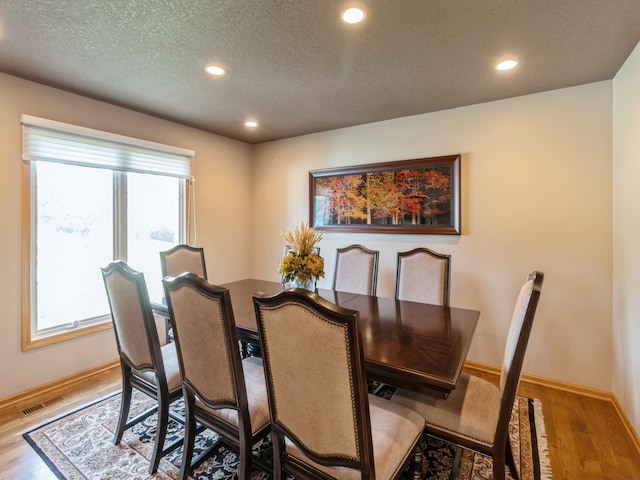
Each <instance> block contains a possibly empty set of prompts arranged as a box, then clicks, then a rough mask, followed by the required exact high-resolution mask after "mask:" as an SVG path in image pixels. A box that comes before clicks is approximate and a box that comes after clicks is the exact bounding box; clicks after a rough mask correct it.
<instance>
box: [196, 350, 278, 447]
mask: <svg viewBox="0 0 640 480" xmlns="http://www.w3.org/2000/svg"><path fill="white" fill-rule="evenodd" d="M242 369H243V371H244V382H245V385H246V389H247V401H248V403H249V418H250V419H251V434H252V435H255V434H256V433H257V432H259V431H260V430H261V429H263V428H264V427H265V426H266V425H268V424H269V422H270V419H269V403H268V401H267V385H266V383H265V378H264V368H263V367H262V359H260V358H257V357H248V358H244V359H243V360H242ZM196 406H197V407H199V408H201V409H202V410H204V411H206V412H209V413H211V414H212V415H215V416H216V417H218V418H220V419H221V420H223V421H225V422H226V423H229V424H231V425H234V426H235V427H238V426H239V425H238V411H237V410H234V409H232V408H209V407H207V406H206V405H204V404H203V403H202V402H201V401H200V400H198V399H197V398H196Z"/></svg>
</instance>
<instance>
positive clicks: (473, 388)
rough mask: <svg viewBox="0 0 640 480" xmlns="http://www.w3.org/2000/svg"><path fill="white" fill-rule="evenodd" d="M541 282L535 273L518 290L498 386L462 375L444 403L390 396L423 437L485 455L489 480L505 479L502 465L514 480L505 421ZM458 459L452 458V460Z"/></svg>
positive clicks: (400, 392) (416, 396) (400, 394)
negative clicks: (421, 422)
mask: <svg viewBox="0 0 640 480" xmlns="http://www.w3.org/2000/svg"><path fill="white" fill-rule="evenodd" d="M543 278H544V275H543V274H542V273H541V272H537V271H534V272H532V273H531V274H530V275H529V277H528V278H527V281H526V282H525V284H524V285H523V286H522V288H521V289H520V294H519V295H518V299H517V301H516V305H515V308H514V311H513V316H512V318H511V325H510V327H509V333H508V335H507V342H506V346H505V353H504V360H503V363H502V372H501V375H500V382H499V386H495V385H494V384H493V383H491V382H489V381H486V380H483V379H481V378H479V377H475V376H472V375H467V374H464V373H463V374H462V375H461V376H460V379H459V381H458V383H457V385H456V388H455V390H453V392H451V394H450V395H449V397H448V398H447V399H446V400H443V399H436V398H434V397H430V396H427V395H423V394H418V393H415V392H411V391H408V390H403V389H399V390H397V391H396V393H395V394H394V395H393V397H392V401H394V402H397V403H399V404H401V405H404V406H406V407H409V408H411V409H413V410H415V411H417V412H419V413H421V414H422V416H423V417H424V418H425V421H426V429H425V430H426V433H427V434H428V435H432V436H434V437H437V438H440V439H442V440H445V441H447V442H450V443H453V444H455V445H458V447H459V448H460V447H462V448H466V449H469V450H473V451H475V452H478V453H480V454H483V455H487V456H490V457H491V458H492V459H493V478H494V480H504V479H505V464H506V465H507V466H508V467H509V470H510V471H511V475H512V476H513V477H515V478H516V479H517V478H518V475H519V472H518V468H519V465H516V463H515V461H514V458H513V450H512V447H511V442H510V439H509V420H510V418H511V412H512V410H513V404H514V401H515V397H516V393H517V390H518V384H519V382H520V374H521V372H522V363H523V361H524V356H525V352H526V349H527V343H528V341H529V335H530V334H531V327H532V325H533V319H534V316H535V313H536V308H537V306H538V300H539V298H540V290H541V288H542V280H543ZM459 458H460V455H459V454H458V455H456V459H457V461H459ZM456 463H457V462H456ZM456 469H457V465H454V468H453V469H452V471H451V476H450V478H455V475H456Z"/></svg>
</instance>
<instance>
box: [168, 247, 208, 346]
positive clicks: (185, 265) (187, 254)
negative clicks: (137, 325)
mask: <svg viewBox="0 0 640 480" xmlns="http://www.w3.org/2000/svg"><path fill="white" fill-rule="evenodd" d="M160 267H161V269H162V277H163V278H164V277H167V276H168V277H177V276H178V275H180V274H181V273H184V272H193V273H195V274H196V275H200V276H201V277H202V278H204V279H206V278H207V265H206V263H205V260H204V248H202V247H192V246H191V245H186V244H178V245H175V246H174V247H172V248H170V249H169V250H165V251H163V252H160ZM165 332H166V341H167V342H170V341H172V340H173V332H172V330H171V325H170V324H169V319H168V318H165Z"/></svg>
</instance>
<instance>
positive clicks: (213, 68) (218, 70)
mask: <svg viewBox="0 0 640 480" xmlns="http://www.w3.org/2000/svg"><path fill="white" fill-rule="evenodd" d="M205 70H206V71H207V73H209V74H211V75H215V76H217V77H219V76H221V75H224V74H225V73H227V72H225V70H224V68H222V67H220V66H218V65H209V66H207V67H206V68H205Z"/></svg>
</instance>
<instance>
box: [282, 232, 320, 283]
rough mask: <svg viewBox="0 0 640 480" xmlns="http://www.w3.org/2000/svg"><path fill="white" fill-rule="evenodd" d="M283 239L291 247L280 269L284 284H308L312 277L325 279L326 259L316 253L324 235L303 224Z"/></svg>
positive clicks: (286, 234)
mask: <svg viewBox="0 0 640 480" xmlns="http://www.w3.org/2000/svg"><path fill="white" fill-rule="evenodd" d="M282 238H284V240H285V241H286V242H287V244H289V246H290V247H291V250H290V251H289V252H288V253H287V254H286V255H285V256H284V257H283V258H282V260H281V261H280V266H279V267H278V273H280V275H281V276H282V281H283V282H291V281H298V282H300V283H307V282H309V281H310V280H311V279H312V277H316V278H324V259H323V258H322V257H321V256H320V255H318V254H317V253H314V249H315V248H316V246H317V245H318V243H319V242H320V240H321V239H322V234H320V233H316V231H315V230H314V229H313V227H309V226H308V225H306V224H305V223H304V222H302V223H300V226H298V227H296V229H295V230H293V231H289V232H286V233H283V234H282Z"/></svg>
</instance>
